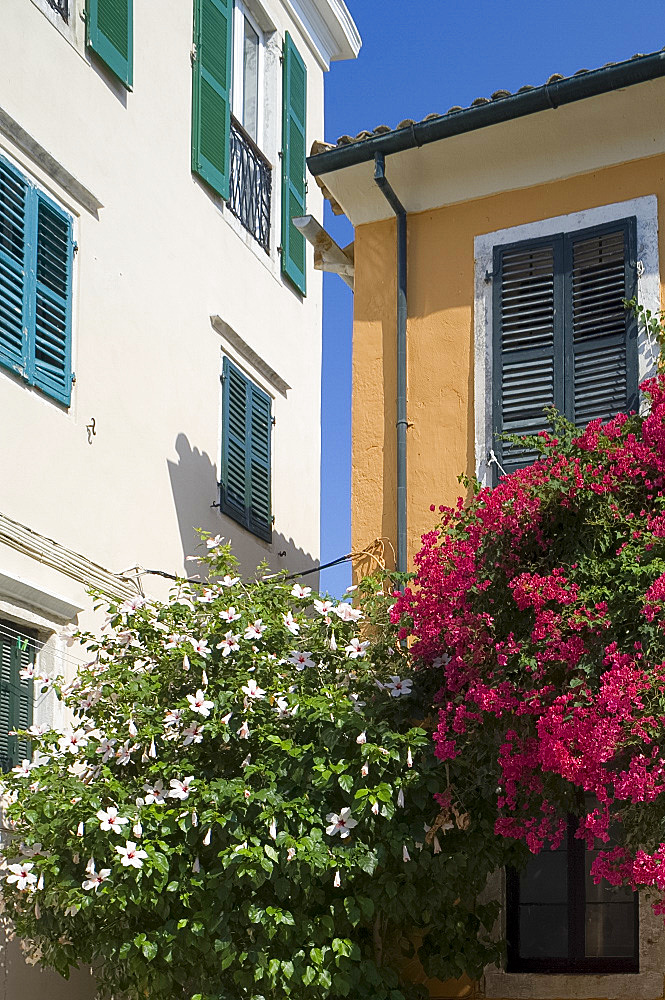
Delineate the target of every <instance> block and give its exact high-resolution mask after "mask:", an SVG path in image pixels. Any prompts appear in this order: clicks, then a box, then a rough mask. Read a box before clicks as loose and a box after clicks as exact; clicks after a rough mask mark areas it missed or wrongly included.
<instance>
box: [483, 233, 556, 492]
mask: <svg viewBox="0 0 665 1000" xmlns="http://www.w3.org/2000/svg"><path fill="white" fill-rule="evenodd" d="M562 252H563V244H562V241H561V238H560V237H556V238H554V239H549V240H546V241H543V240H540V241H533V242H528V243H521V244H514V245H511V246H508V247H497V248H496V249H495V251H494V307H493V319H494V336H493V422H494V444H493V447H494V452H495V454H496V456H497V458H498V460H499V461H500V463H501V465H502V466H503V468H504V469H505V470H506V472H512V471H514V470H515V469H517V468H519V467H520V466H523V465H528V464H529V463H530V462H532V461H533V460H534V459H535V457H536V453H535V452H533V451H529V450H527V449H526V448H523V447H520V446H519V445H516V444H512V443H511V442H508V441H501V440H500V438H499V437H498V435H499V434H501V433H504V434H537V433H538V431H540V430H543V429H544V428H545V427H546V426H547V421H546V419H545V415H544V413H543V408H544V407H545V406H556V407H557V409H559V410H562V409H563V406H564V378H563V375H564V371H563V354H564V350H563V344H564V342H563V322H562V320H563V315H562V313H563V310H562V304H563V294H562V290H563V284H562V278H561V271H562V269H561V261H562Z"/></svg>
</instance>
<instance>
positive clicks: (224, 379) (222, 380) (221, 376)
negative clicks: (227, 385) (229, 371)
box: [219, 374, 226, 385]
mask: <svg viewBox="0 0 665 1000" xmlns="http://www.w3.org/2000/svg"><path fill="white" fill-rule="evenodd" d="M219 381H220V382H221V383H222V385H223V384H224V382H226V375H224V374H222V375H220V376H219Z"/></svg>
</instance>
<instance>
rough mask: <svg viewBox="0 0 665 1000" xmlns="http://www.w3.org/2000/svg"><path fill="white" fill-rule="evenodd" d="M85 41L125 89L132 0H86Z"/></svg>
mask: <svg viewBox="0 0 665 1000" xmlns="http://www.w3.org/2000/svg"><path fill="white" fill-rule="evenodd" d="M85 23H86V32H87V43H88V45H89V46H90V48H91V49H92V51H93V52H96V53H97V55H98V56H99V58H100V59H101V60H103V62H105V63H106V65H107V66H108V68H109V69H110V70H111V71H112V72H113V73H115V75H116V76H117V77H118V79H119V80H121V81H122V83H124V84H125V86H126V87H127V89H128V90H131V88H132V82H133V62H134V54H133V49H134V38H133V35H134V12H133V0H86V19H85Z"/></svg>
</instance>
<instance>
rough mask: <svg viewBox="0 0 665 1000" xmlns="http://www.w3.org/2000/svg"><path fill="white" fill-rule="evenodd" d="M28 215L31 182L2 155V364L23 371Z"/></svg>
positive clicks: (0, 166) (0, 161)
mask: <svg viewBox="0 0 665 1000" xmlns="http://www.w3.org/2000/svg"><path fill="white" fill-rule="evenodd" d="M28 215H29V188H28V184H27V182H26V180H25V178H24V177H22V176H21V174H19V172H18V171H17V170H15V169H14V168H13V167H11V166H10V165H9V163H7V161H6V160H3V159H0V364H3V365H5V367H7V368H9V369H11V370H12V371H15V372H19V373H20V374H24V373H25V369H26V365H27V360H28V292H27V288H26V258H27V257H28V256H29V252H30V251H29V244H28V240H27V239H26V228H27V220H28Z"/></svg>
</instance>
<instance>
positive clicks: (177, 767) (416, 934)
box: [3, 538, 507, 1000]
mask: <svg viewBox="0 0 665 1000" xmlns="http://www.w3.org/2000/svg"><path fill="white" fill-rule="evenodd" d="M207 545H208V549H209V553H210V554H209V557H208V561H209V563H210V580H209V581H208V582H207V583H205V584H198V583H192V582H186V581H183V582H181V583H179V584H178V585H177V586H176V587H175V588H174V590H173V592H172V594H171V596H170V599H169V600H168V601H166V602H163V603H160V602H157V601H150V600H145V599H144V598H137V599H136V600H133V601H129V602H127V603H125V604H122V605H120V606H119V605H116V604H111V605H110V606H108V618H107V622H106V625H105V627H104V629H103V631H102V635H101V638H100V637H99V636H95V635H92V634H88V635H83V636H81V637H80V640H81V641H82V642H84V643H85V644H86V645H87V647H88V649H89V650H90V651H91V654H92V656H93V659H92V661H91V662H90V663H89V664H87V665H86V666H85V667H83V669H81V670H80V671H79V673H78V675H77V676H76V678H75V679H74V681H73V682H70V683H69V684H67V685H65V684H64V683H63V682H62V681H57V682H56V684H55V689H56V692H57V694H58V696H59V697H60V698H62V699H64V701H65V703H66V705H67V706H68V707H69V709H71V712H72V713H73V719H74V720H75V721H74V724H73V726H72V728H71V730H68V731H55V730H53V729H49V728H46V727H44V726H38V725H37V726H33V727H32V729H31V731H30V737H31V739H32V746H33V751H34V752H33V756H32V759H31V760H26V761H24V762H23V764H22V765H21V766H19V767H17V768H15V769H14V771H13V772H12V773H10V774H8V775H6V778H5V800H6V802H7V803H8V804H7V805H6V808H5V818H6V821H7V822H8V824H9V827H10V831H11V833H10V836H9V839H8V840H6V842H5V847H4V856H5V861H4V865H5V869H4V875H3V881H4V887H3V896H4V900H5V905H6V907H7V909H8V911H9V914H10V916H11V917H12V919H13V921H14V923H15V925H16V930H17V933H18V934H19V935H20V936H21V937H22V938H24V939H25V941H26V942H27V947H28V949H29V950H30V952H31V954H32V957H33V959H34V960H37V961H40V962H41V963H42V964H44V965H48V966H51V967H53V968H55V969H57V970H58V971H59V972H60V973H62V974H63V975H67V973H68V971H69V969H70V968H71V967H72V966H74V965H77V964H79V963H86V964H90V965H92V966H93V967H94V968H95V970H96V973H97V979H98V983H99V988H100V995H103V996H110V995H113V996H114V997H115V998H116V1000H117V998H119V997H121V996H122V997H128V998H138V997H141V998H145V997H150V1000H167V998H168V1000H173V998H177V997H182V998H183V1000H189V998H193V1000H213V998H214V1000H262V998H266V1000H267V998H282V997H294V998H304V997H305V996H311V995H315V996H316V997H317V998H319V1000H325V998H327V997H333V996H346V995H349V996H352V997H354V998H363V997H367V998H369V997H372V998H373V1000H384V998H385V1000H387V998H390V1000H404V998H412V997H416V996H420V995H421V994H422V987H418V986H416V985H408V984H407V985H401V986H400V985H399V975H398V970H399V967H400V963H401V961H402V960H403V958H404V956H405V955H406V956H409V955H412V954H413V953H414V951H415V949H416V947H418V948H419V950H420V956H421V958H422V960H423V963H424V965H425V966H426V968H427V970H428V972H429V973H430V974H437V975H440V976H443V977H448V976H451V975H460V974H461V972H462V971H464V970H469V971H471V972H472V973H475V974H479V973H480V971H481V969H482V967H483V965H484V964H485V962H487V961H489V960H491V959H493V958H494V957H496V955H497V946H496V945H495V944H493V943H492V942H491V941H490V939H489V933H488V930H489V928H490V927H491V924H492V922H493V919H494V917H495V914H496V908H495V906H493V905H492V904H487V905H485V906H481V905H479V904H478V903H477V896H478V893H479V891H480V890H481V889H482V887H483V885H484V883H485V879H486V875H487V871H488V870H489V869H491V868H494V867H496V866H497V865H498V864H501V863H503V860H505V857H506V856H507V853H506V847H505V843H501V842H499V841H498V840H496V843H494V844H493V845H492V844H491V845H490V847H489V848H488V847H487V843H488V841H489V840H491V839H492V838H491V832H492V822H493V812H492V810H493V808H494V807H493V805H492V804H491V803H489V804H488V805H487V806H485V805H484V804H482V803H481V804H480V805H478V806H476V807H475V808H474V809H468V808H467V806H466V805H465V803H464V801H462V800H461V799H460V797H459V796H457V795H456V793H455V792H454V789H453V788H451V787H450V785H449V782H448V781H447V779H446V776H445V773H444V772H442V770H441V768H440V766H439V762H438V761H437V760H436V757H435V756H434V744H433V742H432V736H431V728H432V725H433V719H432V718H431V717H430V718H428V717H427V713H426V712H425V711H424V710H423V708H422V706H423V705H425V706H427V705H431V699H432V693H433V691H432V687H431V683H432V678H431V676H430V675H429V674H427V673H422V674H417V673H414V672H413V671H412V670H411V667H410V660H409V657H408V653H407V651H406V650H405V649H402V647H401V646H400V645H399V644H395V645H393V644H392V643H394V629H393V628H392V627H391V626H390V625H389V620H388V605H389V604H390V601H391V600H392V598H388V597H384V596H383V593H382V591H381V584H380V582H377V581H369V582H367V583H366V584H365V586H364V589H363V591H362V594H361V595H360V597H359V599H358V600H357V601H356V605H355V606H354V605H353V604H352V603H351V600H350V599H349V600H346V601H341V602H337V601H330V600H328V599H326V598H323V597H321V598H319V597H317V595H315V594H313V593H311V591H310V589H309V588H308V587H304V586H301V585H300V584H293V583H292V582H289V581H286V580H285V579H272V580H261V579H258V580H255V581H252V582H249V583H246V582H243V581H241V579H240V578H239V577H238V576H237V575H235V573H234V568H233V566H234V564H233V559H232V556H231V554H230V551H229V549H228V546H225V545H224V544H223V543H222V540H220V539H219V538H215V539H211V538H209V539H207ZM468 793H469V800H468V801H470V800H471V799H472V798H473V783H471V785H470V786H469V788H468ZM435 796H438V801H437V800H436V799H435ZM467 805H468V802H467ZM474 838H475V839H474ZM481 844H483V845H484V847H483V850H482V851H481V850H480V845H481ZM474 845H475V846H474ZM470 847H471V849H470Z"/></svg>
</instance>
